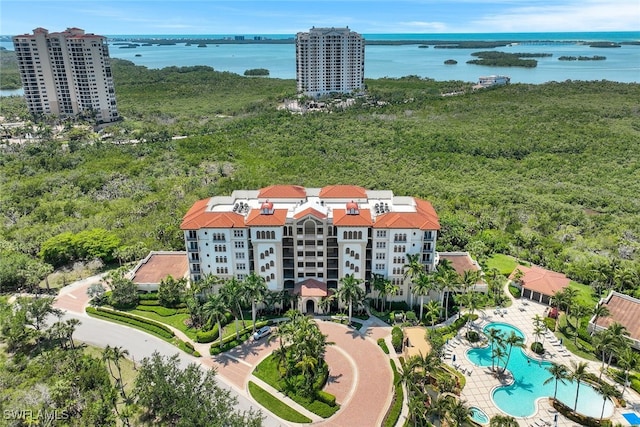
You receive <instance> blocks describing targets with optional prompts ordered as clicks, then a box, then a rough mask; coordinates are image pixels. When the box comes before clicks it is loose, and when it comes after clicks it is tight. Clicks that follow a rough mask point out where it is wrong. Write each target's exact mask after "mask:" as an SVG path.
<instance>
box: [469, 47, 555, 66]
mask: <svg viewBox="0 0 640 427" xmlns="http://www.w3.org/2000/svg"><path fill="white" fill-rule="evenodd" d="M471 56H476V57H478V58H480V59H472V60H470V61H467V64H475V65H488V66H493V67H525V68H535V67H537V66H538V61H536V60H535V59H531V58H544V57H549V56H553V55H552V54H551V53H506V52H494V51H482V52H474V53H472V54H471ZM523 58H526V59H523Z"/></svg>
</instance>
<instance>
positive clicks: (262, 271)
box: [260, 265, 264, 273]
mask: <svg viewBox="0 0 640 427" xmlns="http://www.w3.org/2000/svg"><path fill="white" fill-rule="evenodd" d="M260 272H261V273H264V265H263V266H262V267H260Z"/></svg>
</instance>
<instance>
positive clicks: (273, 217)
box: [247, 209, 287, 226]
mask: <svg viewBox="0 0 640 427" xmlns="http://www.w3.org/2000/svg"><path fill="white" fill-rule="evenodd" d="M286 221H287V209H274V210H273V214H270V215H263V214H262V213H261V212H260V209H251V211H250V212H249V215H248V216H247V225H249V226H260V225H262V226H281V225H284V223H285V222H286Z"/></svg>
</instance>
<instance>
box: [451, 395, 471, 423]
mask: <svg viewBox="0 0 640 427" xmlns="http://www.w3.org/2000/svg"><path fill="white" fill-rule="evenodd" d="M449 414H450V415H451V420H452V421H453V422H454V423H455V424H454V425H456V426H458V427H462V426H464V425H465V424H466V423H467V422H468V421H469V418H470V417H471V415H472V414H471V409H470V408H469V406H467V402H465V401H464V400H459V401H457V402H456V403H454V404H453V406H452V407H451V409H450V410H449Z"/></svg>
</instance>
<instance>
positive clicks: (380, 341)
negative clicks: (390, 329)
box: [378, 338, 389, 354]
mask: <svg viewBox="0 0 640 427" xmlns="http://www.w3.org/2000/svg"><path fill="white" fill-rule="evenodd" d="M378 345H379V346H380V348H381V349H382V351H384V354H389V347H387V343H386V342H385V340H384V338H378Z"/></svg>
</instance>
